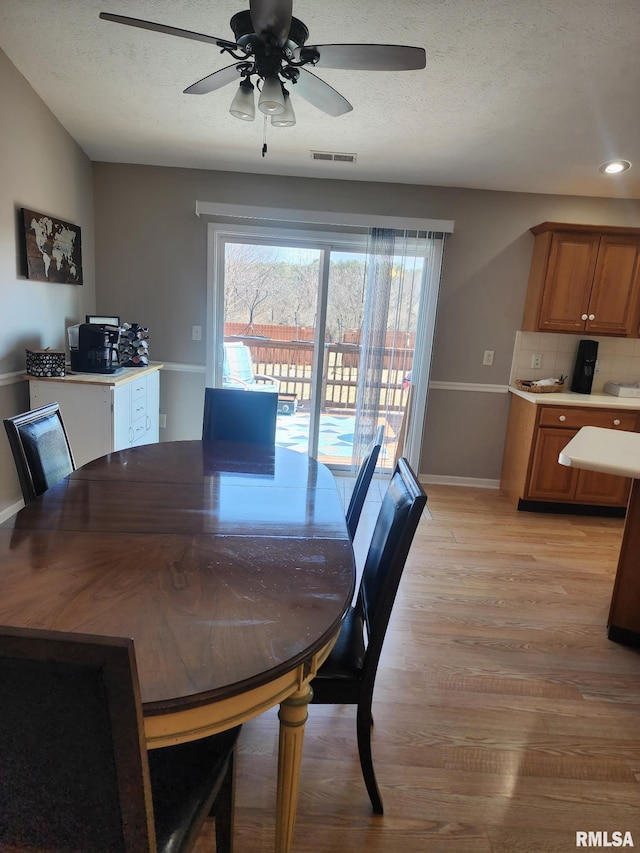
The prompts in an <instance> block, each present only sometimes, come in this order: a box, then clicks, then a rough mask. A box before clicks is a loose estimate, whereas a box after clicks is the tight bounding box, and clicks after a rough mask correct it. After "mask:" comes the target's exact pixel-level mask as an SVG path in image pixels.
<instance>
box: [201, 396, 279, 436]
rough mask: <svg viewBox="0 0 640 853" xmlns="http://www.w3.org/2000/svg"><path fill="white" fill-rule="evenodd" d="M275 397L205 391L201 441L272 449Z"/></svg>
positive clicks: (276, 405)
mask: <svg viewBox="0 0 640 853" xmlns="http://www.w3.org/2000/svg"><path fill="white" fill-rule="evenodd" d="M277 415H278V395H277V393H275V392H266V393H262V394H260V393H257V392H256V391H244V390H238V389H236V388H205V391H204V417H203V422H202V439H203V441H240V442H246V443H249V444H263V445H266V446H269V447H275V443H276V418H277Z"/></svg>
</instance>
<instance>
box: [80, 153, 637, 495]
mask: <svg viewBox="0 0 640 853" xmlns="http://www.w3.org/2000/svg"><path fill="white" fill-rule="evenodd" d="M94 178H95V183H94V193H95V217H96V234H97V239H96V277H97V292H98V297H97V298H98V310H99V311H100V312H104V313H111V312H114V313H117V314H120V315H121V316H122V318H123V319H127V320H129V321H135V322H139V323H141V324H143V325H146V326H149V327H150V329H151V347H152V358H153V359H154V360H161V361H168V362H173V363H176V362H177V363H181V362H182V363H189V364H199V365H203V366H204V364H205V361H206V358H205V351H206V350H205V348H206V340H203V341H202V342H201V343H197V342H193V341H191V325H192V324H194V323H197V324H200V325H204V323H205V312H206V252H207V221H206V219H204V218H201V219H199V218H198V217H196V215H195V202H196V200H199V201H210V202H226V203H231V204H237V203H238V202H239V201H242V200H246V201H247V203H249V204H252V205H262V206H270V207H283V208H298V209H302V210H321V211H338V212H349V213H362V212H366V213H376V212H377V213H380V214H383V215H399V216H402V215H405V216H409V217H426V218H435V219H453V220H455V233H454V234H453V235H452V236H451V237H449V238H448V241H447V246H446V251H445V259H444V268H443V278H442V291H441V299H440V307H439V312H438V320H437V329H436V340H435V351H434V359H433V369H432V380H436V381H439V382H452V383H476V384H498V385H506V384H507V383H508V380H509V368H510V365H511V357H512V353H513V344H514V337H515V332H516V330H517V329H518V328H519V326H520V321H521V317H522V308H523V305H524V297H525V290H526V285H527V278H528V272H529V261H530V256H531V250H532V246H533V237H532V235H531V234H530V233H529V228H530V227H531V226H533V225H536V224H538V223H539V222H543V221H545V220H550V221H560V222H563V221H564V222H590V223H595V224H610V225H635V226H639V225H640V202H637V201H634V202H629V201H625V200H607V199H593V198H581V197H561V196H550V195H532V194H525V193H502V192H485V191H479V190H465V189H457V188H441V187H421V186H405V185H399V184H375V183H364V182H356V181H350V182H347V181H337V180H335V181H332V180H313V179H303V178H284V177H281V178H278V177H272V176H259V175H251V174H240V173H225V172H207V171H197V170H189V169H167V168H161V167H146V166H133V165H119V164H110V163H95V164H94ZM486 349H492V350H495V361H494V364H493V366H492V367H484V366H483V365H482V357H483V354H484V350H486ZM203 386H204V375H203V374H197V373H176V372H173V373H164V372H163V377H162V383H161V408H162V411H163V412H166V413H167V430H166V432H165V435H164V438H168V439H178V438H186V437H192V436H196V435H198V432H199V429H200V418H201V413H202V388H203ZM427 409H428V411H427V419H426V427H425V436H424V449H423V455H422V461H421V466H420V470H421V473H422V474H424V475H427V476H428V475H430V474H431V475H440V476H453V477H470V478H475V479H480V480H482V479H488V480H495V479H497V478H498V477H499V474H500V463H501V459H502V445H503V442H504V433H505V427H506V418H507V413H508V396H507V395H505V394H499V393H484V392H481V391H480V390H478V391H473V390H472V391H462V390H457V389H452V390H451V389H450V390H437V391H432V392H431V394H430V397H429V403H428V407H427Z"/></svg>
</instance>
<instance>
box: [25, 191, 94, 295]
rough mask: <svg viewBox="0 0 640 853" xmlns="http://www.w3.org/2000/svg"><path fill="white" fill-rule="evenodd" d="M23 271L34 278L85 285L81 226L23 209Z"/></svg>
mask: <svg viewBox="0 0 640 853" xmlns="http://www.w3.org/2000/svg"><path fill="white" fill-rule="evenodd" d="M21 214H22V216H21V223H20V224H21V227H22V231H23V248H24V274H25V276H26V277H27V278H30V279H33V280H34V281H51V282H57V283H59V284H82V243H81V236H80V227H79V226H78V225H72V224H71V223H70V222H63V221H62V220H61V219H54V218H53V217H52V216H48V215H47V214H46V213H36V211H34V210H27V209H26V208H25V207H23V208H22V209H21Z"/></svg>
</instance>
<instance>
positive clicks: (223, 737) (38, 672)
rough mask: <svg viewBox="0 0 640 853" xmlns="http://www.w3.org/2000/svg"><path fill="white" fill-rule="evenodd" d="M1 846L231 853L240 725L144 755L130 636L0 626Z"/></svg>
mask: <svg viewBox="0 0 640 853" xmlns="http://www.w3.org/2000/svg"><path fill="white" fill-rule="evenodd" d="M0 683H1V684H2V690H3V700H2V702H0V743H1V744H2V748H1V749H0V848H1V849H2V850H4V849H11V851H13V853H16V851H22V850H24V851H30V853H31V851H34V850H38V851H39V853H60V851H64V853H89V851H91V853H107V852H108V853H152V851H156V850H157V851H158V853H183V851H189V850H192V849H193V847H194V845H195V843H196V840H197V838H198V836H199V835H200V832H201V829H202V827H203V824H204V821H205V820H206V819H207V817H208V816H209V815H213V816H214V817H215V821H216V849H217V853H230V851H231V850H232V833H233V783H234V752H235V746H236V741H237V738H238V732H239V727H238V728H234V729H231V730H229V731H227V732H223V733H222V734H219V735H213V736H211V737H207V738H203V739H201V740H197V741H193V742H191V743H185V744H180V745H177V746H169V747H164V748H160V749H153V750H149V751H147V749H146V746H145V741H144V724H143V719H142V706H141V701H140V689H139V683H138V676H137V669H136V659H135V652H134V645H133V640H131V639H127V638H120V637H105V636H91V635H86V634H84V635H83V634H71V633H66V632H60V631H47V630H40V629H35V628H34V629H24V628H10V627H0Z"/></svg>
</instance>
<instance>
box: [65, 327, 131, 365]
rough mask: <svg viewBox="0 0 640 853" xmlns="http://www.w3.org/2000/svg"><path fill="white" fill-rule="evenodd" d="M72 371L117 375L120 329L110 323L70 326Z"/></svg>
mask: <svg viewBox="0 0 640 853" xmlns="http://www.w3.org/2000/svg"><path fill="white" fill-rule="evenodd" d="M68 333H69V356H70V358H71V370H75V371H76V372H77V373H116V372H117V371H119V370H120V369H121V368H120V356H119V351H118V343H119V341H120V327H119V326H111V325H109V324H108V323H79V324H78V325H76V326H69V329H68Z"/></svg>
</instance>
